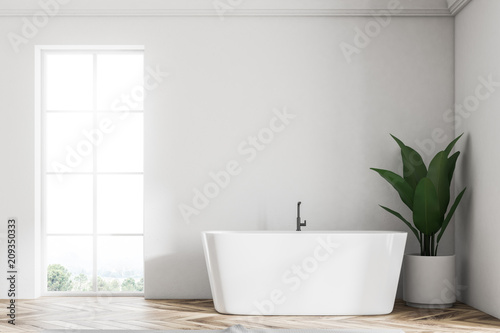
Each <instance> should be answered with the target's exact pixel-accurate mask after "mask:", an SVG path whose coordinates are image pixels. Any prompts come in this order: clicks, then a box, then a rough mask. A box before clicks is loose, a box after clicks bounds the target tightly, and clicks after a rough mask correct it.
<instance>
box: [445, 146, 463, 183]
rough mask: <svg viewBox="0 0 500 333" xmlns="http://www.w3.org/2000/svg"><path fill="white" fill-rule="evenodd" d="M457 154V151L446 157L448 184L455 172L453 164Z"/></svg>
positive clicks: (455, 161) (455, 162)
mask: <svg viewBox="0 0 500 333" xmlns="http://www.w3.org/2000/svg"><path fill="white" fill-rule="evenodd" d="M458 155H460V152H459V151H457V152H455V154H453V155H451V156H450V158H449V159H448V181H449V182H450V184H451V180H452V178H453V173H454V172H455V165H456V164H457V159H458Z"/></svg>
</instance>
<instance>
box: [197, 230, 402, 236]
mask: <svg viewBox="0 0 500 333" xmlns="http://www.w3.org/2000/svg"><path fill="white" fill-rule="evenodd" d="M201 233H202V234H203V235H229V234H244V235H251V234H255V235H266V234H269V235H292V234H293V235H300V234H307V235H315V234H318V235H325V234H332V235H337V234H338V235H399V234H406V235H408V232H406V231H397V230H307V231H306V230H302V231H287V230H240V231H238V230H207V231H202V232H201Z"/></svg>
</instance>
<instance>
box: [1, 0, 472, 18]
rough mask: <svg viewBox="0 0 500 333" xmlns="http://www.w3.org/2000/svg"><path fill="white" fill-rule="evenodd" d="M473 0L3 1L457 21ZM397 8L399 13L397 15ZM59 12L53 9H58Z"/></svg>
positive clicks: (118, 12) (22, 11)
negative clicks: (461, 12)
mask: <svg viewBox="0 0 500 333" xmlns="http://www.w3.org/2000/svg"><path fill="white" fill-rule="evenodd" d="M470 1H471V0H1V1H0V16H12V17H16V16H17V17H29V16H33V15H40V14H43V13H45V12H48V10H45V9H44V8H43V6H42V3H52V4H54V3H56V4H57V5H58V6H59V8H58V9H57V11H54V12H55V14H53V16H75V17H76V16H97V17H106V16H121V17H126V16H129V17H130V16H139V17H140V16H146V17H154V16H224V17H231V16H374V15H391V16H453V15H455V14H456V13H458V12H459V11H460V10H461V9H462V8H463V7H465V5H467V3H469V2H470ZM394 8H397V10H393V9H394ZM53 9H54V7H52V8H51V10H53Z"/></svg>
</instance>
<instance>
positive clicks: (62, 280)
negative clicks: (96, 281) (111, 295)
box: [47, 236, 93, 291]
mask: <svg viewBox="0 0 500 333" xmlns="http://www.w3.org/2000/svg"><path fill="white" fill-rule="evenodd" d="M92 260H93V256H92V237H91V236H49V237H47V290H48V291H92V267H93V264H92Z"/></svg>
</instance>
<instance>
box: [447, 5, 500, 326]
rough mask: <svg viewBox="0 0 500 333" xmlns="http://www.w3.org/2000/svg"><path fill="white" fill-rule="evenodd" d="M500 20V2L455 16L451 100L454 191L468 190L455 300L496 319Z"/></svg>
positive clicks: (499, 302) (459, 231)
mask: <svg viewBox="0 0 500 333" xmlns="http://www.w3.org/2000/svg"><path fill="white" fill-rule="evenodd" d="M499 15H500V2H499V1H496V0H475V1H472V2H471V3H470V4H469V5H468V6H467V7H465V9H464V10H462V11H461V12H460V13H459V14H458V16H457V17H456V21H455V29H456V37H455V43H456V47H455V50H456V77H455V78H456V81H455V86H456V88H455V101H456V103H457V104H458V105H462V106H463V108H462V111H457V113H456V121H457V124H456V125H457V129H456V131H457V133H462V132H465V133H466V140H463V141H462V142H461V144H460V147H459V149H461V151H462V153H463V158H462V160H461V163H460V165H459V166H457V169H458V171H459V173H458V174H457V176H458V177H457V183H456V185H457V186H456V189H457V190H459V189H461V188H463V187H464V186H467V187H468V190H467V192H468V193H467V195H465V196H464V202H463V203H462V204H461V207H460V210H459V211H458V213H457V222H456V223H457V227H456V253H457V262H458V276H459V285H461V289H462V290H461V295H460V297H459V298H460V299H461V300H462V301H464V302H466V303H467V304H470V305H471V306H473V307H475V308H478V309H480V310H482V311H484V312H487V313H489V314H492V315H494V316H496V317H499V318H500V289H499V288H498V281H500V262H499V261H498V253H499V252H500V244H499V242H498V235H500V224H499V223H498V221H499V219H500V212H499V211H498V199H499V196H500V191H499V187H498V184H500V173H499V172H498V170H499V163H500V153H499V150H498V149H497V147H496V145H497V143H498V141H499V140H500V134H499V131H498V128H499V124H500V114H499V112H498V110H499V108H500V89H499V87H500V84H499V82H500V66H499V64H500V62H499V61H500V60H499V59H500V44H499V42H498V36H499V33H500V27H499V25H498V17H499ZM489 76H491V78H492V80H493V81H494V82H497V83H496V86H493V87H492V88H491V91H488V90H487V88H486V86H485V85H484V84H483V83H481V80H480V79H478V78H479V77H483V78H485V79H487V78H488V77H489ZM487 81H488V79H487ZM478 87H479V88H478ZM477 89H479V90H477ZM476 91H477V92H476ZM488 94H489V96H488ZM476 96H477V97H479V98H477V97H476ZM474 101H477V102H479V103H478V104H477V105H474ZM459 110H460V109H459Z"/></svg>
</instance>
